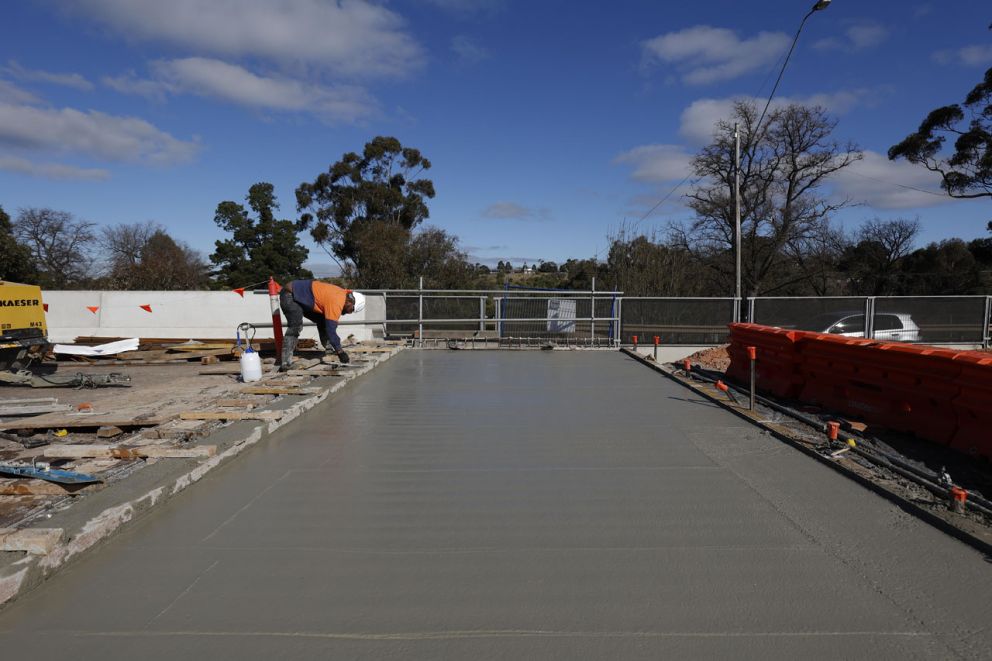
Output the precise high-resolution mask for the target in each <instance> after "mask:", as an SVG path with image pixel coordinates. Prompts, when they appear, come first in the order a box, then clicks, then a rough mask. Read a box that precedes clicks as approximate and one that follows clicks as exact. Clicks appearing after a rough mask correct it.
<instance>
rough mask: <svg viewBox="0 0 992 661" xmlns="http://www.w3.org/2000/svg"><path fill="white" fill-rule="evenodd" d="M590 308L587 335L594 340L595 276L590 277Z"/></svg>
mask: <svg viewBox="0 0 992 661" xmlns="http://www.w3.org/2000/svg"><path fill="white" fill-rule="evenodd" d="M590 300H591V301H592V308H591V309H590V310H589V317H590V320H591V321H590V322H589V335H590V336H592V339H593V340H595V339H596V276H592V299H590Z"/></svg>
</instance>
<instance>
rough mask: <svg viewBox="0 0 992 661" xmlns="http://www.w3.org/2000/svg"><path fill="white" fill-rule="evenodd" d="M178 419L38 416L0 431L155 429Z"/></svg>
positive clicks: (0, 426) (4, 425) (1, 425)
mask: <svg viewBox="0 0 992 661" xmlns="http://www.w3.org/2000/svg"><path fill="white" fill-rule="evenodd" d="M177 417H179V416H178V415H177V414H175V413H173V414H171V415H152V416H137V417H126V416H123V415H119V414H116V415H115V414H100V413H96V414H93V415H77V416H67V415H56V414H54V413H53V414H50V415H39V416H37V417H34V418H28V419H26V420H11V421H9V422H4V423H0V431H4V430H7V429H95V428H97V427H121V428H122V429H123V428H127V427H156V426H158V425H161V424H163V423H165V422H168V421H170V420H175V419H176V418H177Z"/></svg>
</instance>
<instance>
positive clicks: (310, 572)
mask: <svg viewBox="0 0 992 661" xmlns="http://www.w3.org/2000/svg"><path fill="white" fill-rule="evenodd" d="M990 589H992V565H990V564H989V563H988V562H987V561H986V560H985V559H984V558H982V557H981V556H980V555H979V554H977V553H976V552H974V551H973V550H971V549H970V548H968V547H966V546H964V545H963V544H961V543H959V542H957V541H955V540H953V539H950V538H948V537H945V536H944V535H942V534H941V533H940V532H938V531H936V530H934V529H933V528H931V527H930V526H928V525H926V524H923V523H921V522H919V521H917V520H915V519H913V518H911V517H909V516H908V515H906V514H905V513H903V512H902V511H900V510H898V509H896V508H895V507H894V506H892V505H891V504H890V503H888V502H887V501H884V500H882V499H881V498H879V497H877V496H875V495H874V494H872V493H870V492H868V491H865V490H863V489H862V488H861V487H859V486H857V485H856V484H854V483H852V482H850V481H847V480H845V479H844V478H843V477H841V476H839V475H837V474H835V473H833V472H832V471H829V470H827V469H825V468H824V467H822V466H820V465H818V464H817V463H815V462H813V461H811V460H809V459H808V458H807V457H804V456H802V455H800V454H798V453H796V452H794V451H792V450H791V449H790V448H788V447H785V446H783V445H782V444H780V443H779V442H778V441H776V440H774V439H773V438H770V437H768V436H764V435H762V434H761V433H760V432H758V431H756V430H755V429H753V428H751V427H750V426H748V425H747V423H745V422H743V421H741V420H740V419H738V418H736V417H734V416H732V415H730V414H729V413H727V412H725V411H722V410H719V409H717V408H714V407H712V406H708V405H706V403H705V402H702V401H701V400H698V398H694V397H693V396H692V395H691V393H688V392H687V391H684V390H683V389H681V388H680V387H679V386H677V385H676V384H673V383H671V382H669V381H668V380H667V379H664V378H662V377H661V376H660V375H658V374H656V373H654V372H653V371H651V370H648V369H645V368H644V367H643V366H641V365H639V364H637V363H636V362H635V361H633V360H632V359H630V358H627V357H625V356H622V355H620V354H617V353H600V352H510V351H499V352H498V351H490V352H483V351H479V352H445V351H406V352H403V353H402V354H400V355H398V356H396V357H395V358H393V359H392V360H391V361H390V362H389V364H388V365H386V366H384V367H383V368H381V369H380V370H377V371H376V372H374V373H372V374H370V375H368V376H366V377H365V378H364V379H363V380H361V381H360V382H357V383H355V384H353V385H352V387H351V388H350V389H349V390H348V391H346V392H343V393H341V395H340V396H339V397H337V398H335V399H334V400H333V401H332V402H330V403H328V404H327V405H325V406H324V407H323V408H321V409H319V410H317V411H314V412H312V413H311V415H309V416H308V417H305V418H302V419H301V420H299V421H298V422H297V423H296V424H295V425H294V426H292V427H289V428H284V429H282V430H280V431H279V432H276V434H275V435H273V436H272V437H271V438H270V439H269V440H268V441H267V442H266V443H265V444H262V445H260V446H258V447H257V449H256V451H254V452H252V453H250V454H247V455H245V456H243V457H242V458H241V460H239V461H238V462H234V463H231V464H228V465H226V466H224V467H221V468H220V469H218V470H216V471H214V472H212V473H210V474H208V475H207V476H206V477H204V478H203V479H202V480H201V482H200V483H199V484H198V485H197V486H196V488H194V489H189V490H186V491H185V492H183V493H181V494H179V495H178V496H176V497H175V498H173V499H172V500H171V501H169V502H168V503H166V504H165V505H163V506H162V507H161V508H157V509H156V510H155V511H154V512H152V513H151V514H149V515H148V516H147V517H145V518H144V519H143V520H141V521H138V522H136V523H135V524H134V525H132V526H131V528H130V529H128V530H127V531H126V532H124V533H123V534H121V535H119V536H118V537H116V538H115V539H113V540H111V541H110V542H109V543H107V545H106V546H105V547H104V548H103V549H101V550H100V551H99V552H96V553H92V554H90V555H89V557H86V558H84V559H83V560H81V561H80V562H79V563H77V564H76V565H75V566H74V567H71V568H70V569H68V570H67V571H65V572H63V573H62V574H60V575H58V576H56V577H55V578H54V579H52V580H51V581H49V582H48V583H47V584H46V585H44V586H42V587H41V588H40V589H38V590H36V591H35V592H33V593H31V594H29V595H27V596H26V597H24V598H21V599H19V600H18V601H17V602H15V603H14V604H12V606H11V607H9V608H8V609H7V610H5V611H3V612H0V648H2V649H4V651H5V653H6V652H10V653H11V654H15V653H19V654H22V655H26V654H31V658H33V659H46V658H53V659H54V658H60V659H61V658H64V656H65V652H66V649H72V650H73V652H74V654H76V655H83V656H84V657H87V658H90V657H95V656H96V655H100V656H101V657H103V658H106V659H116V658H120V659H130V658H136V657H141V658H147V659H171V658H176V657H178V656H181V655H186V656H189V657H193V658H201V657H204V656H206V655H209V656H210V657H211V658H214V659H226V658H231V659H234V658H238V659H254V658H258V659H269V658H274V657H275V658H368V659H389V658H404V659H410V658H424V659H444V658H477V659H490V658H492V659H497V658H498V659H504V658H505V659H520V658H540V659H575V658H624V659H628V658H629V659H656V658H660V657H665V656H667V657H675V658H700V657H704V658H714V657H717V658H727V657H732V658H765V659H767V658H814V659H815V658H823V659H827V658H829V659H835V658H874V659H883V658H899V659H904V658H921V659H922V658H945V657H961V658H983V657H987V653H988V650H989V649H992V634H990V632H989V631H988V630H987V628H986V627H987V622H988V621H989V618H990V613H989V606H988V594H990Z"/></svg>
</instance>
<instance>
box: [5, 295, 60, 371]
mask: <svg viewBox="0 0 992 661" xmlns="http://www.w3.org/2000/svg"><path fill="white" fill-rule="evenodd" d="M48 347H49V344H48V327H47V326H46V325H45V306H44V303H42V300H41V287H37V286H35V285H22V284H18V283H16V282H7V281H5V280H0V371H7V370H12V371H16V370H21V369H24V368H26V367H27V366H28V365H29V364H30V363H31V362H32V361H34V360H38V361H40V360H41V359H42V358H43V357H44V355H45V352H46V351H47V350H48Z"/></svg>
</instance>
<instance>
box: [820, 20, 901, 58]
mask: <svg viewBox="0 0 992 661" xmlns="http://www.w3.org/2000/svg"><path fill="white" fill-rule="evenodd" d="M888 37H889V30H888V28H886V27H885V26H884V25H880V24H878V23H857V24H855V25H852V26H850V27H849V28H847V29H846V30H844V36H843V37H840V38H838V37H828V38H826V39H820V40H819V41H817V42H815V43H814V44H813V48H815V49H817V50H843V51H860V50H865V49H868V48H873V47H875V46H878V45H879V44H881V43H882V42H884V41H885V40H886V39H888Z"/></svg>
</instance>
